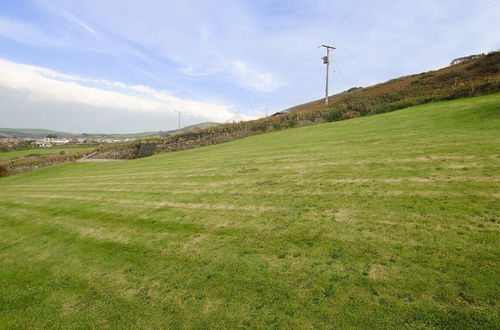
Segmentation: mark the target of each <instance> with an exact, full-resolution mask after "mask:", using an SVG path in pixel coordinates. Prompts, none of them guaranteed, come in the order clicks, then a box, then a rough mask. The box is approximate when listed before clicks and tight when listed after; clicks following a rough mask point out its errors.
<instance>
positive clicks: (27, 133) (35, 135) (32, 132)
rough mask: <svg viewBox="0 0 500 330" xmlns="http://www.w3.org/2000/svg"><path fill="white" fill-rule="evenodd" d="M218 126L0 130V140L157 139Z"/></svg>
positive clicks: (202, 124) (211, 123)
mask: <svg viewBox="0 0 500 330" xmlns="http://www.w3.org/2000/svg"><path fill="white" fill-rule="evenodd" d="M216 125H219V124H218V123H213V122H204V123H200V124H195V125H189V126H186V127H183V128H181V129H175V130H170V131H157V132H140V133H123V134H105V133H94V134H87V133H78V134H75V133H68V132H60V131H53V130H48V129H40V128H0V138H32V139H41V138H44V137H47V135H56V136H58V137H68V138H70V137H74V138H78V137H88V138H116V139H127V138H131V139H141V138H146V137H159V136H169V135H173V134H178V133H183V132H187V131H190V130H195V129H204V128H209V127H213V126H216Z"/></svg>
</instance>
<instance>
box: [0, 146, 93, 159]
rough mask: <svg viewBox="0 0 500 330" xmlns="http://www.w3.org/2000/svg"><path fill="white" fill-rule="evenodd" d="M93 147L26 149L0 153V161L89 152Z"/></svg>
mask: <svg viewBox="0 0 500 330" xmlns="http://www.w3.org/2000/svg"><path fill="white" fill-rule="evenodd" d="M94 149H95V147H55V148H36V149H26V150H13V151H6V152H0V160H4V159H17V158H24V157H27V156H34V155H40V156H42V155H52V154H55V155H57V154H60V153H61V151H64V152H65V153H70V152H81V151H91V150H94Z"/></svg>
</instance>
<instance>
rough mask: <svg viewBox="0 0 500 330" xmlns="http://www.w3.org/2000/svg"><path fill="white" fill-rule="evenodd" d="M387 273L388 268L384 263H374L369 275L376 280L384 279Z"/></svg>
mask: <svg viewBox="0 0 500 330" xmlns="http://www.w3.org/2000/svg"><path fill="white" fill-rule="evenodd" d="M387 275H388V272H387V268H386V267H385V266H383V265H372V266H371V268H370V271H369V272H368V277H369V278H370V279H371V280H374V281H378V280H383V279H384V278H386V277H387Z"/></svg>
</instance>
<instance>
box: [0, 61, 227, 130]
mask: <svg viewBox="0 0 500 330" xmlns="http://www.w3.org/2000/svg"><path fill="white" fill-rule="evenodd" d="M0 86H2V87H6V88H10V89H15V90H22V91H24V92H25V93H26V94H27V96H28V97H29V98H30V99H31V100H32V101H33V102H42V103H71V104H74V103H76V104H81V105H86V106H90V107H95V108H104V109H106V108H108V109H118V110H123V111H129V112H130V111H131V112H154V113H173V111H174V110H183V111H185V112H186V114H187V115H189V116H191V117H196V118H200V119H203V120H211V121H225V120H227V119H228V118H231V117H233V116H234V115H235V114H234V113H233V112H232V111H230V108H231V107H230V106H229V105H225V104H220V103H214V102H201V101H194V100H188V99H183V98H180V97H176V96H174V95H171V94H170V93H169V92H167V91H159V90H155V89H153V88H150V87H147V86H138V85H127V84H124V83H121V82H116V81H107V80H99V79H91V78H82V77H78V76H72V75H67V74H63V73H60V72H57V71H53V70H49V69H46V68H41V67H37V66H32V65H24V64H18V63H15V62H11V61H6V60H0Z"/></svg>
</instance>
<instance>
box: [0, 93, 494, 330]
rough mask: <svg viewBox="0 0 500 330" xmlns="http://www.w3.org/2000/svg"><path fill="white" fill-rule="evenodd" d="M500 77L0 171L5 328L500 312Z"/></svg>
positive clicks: (412, 319)
mask: <svg viewBox="0 0 500 330" xmlns="http://www.w3.org/2000/svg"><path fill="white" fill-rule="evenodd" d="M499 146H500V94H496V95H492V96H487V97H480V98H473V99H466V100H457V101H451V102H443V103H437V104H429V105H424V106H418V107H413V108H409V109H405V110H401V111H396V112H392V113H388V114H383V115H377V116H372V117H364V118H358V119H353V120H348V121H343V122H336V123H329V124H323V125H318V126H310V127H305V128H299V129H291V130H287V131H282V132H276V133H269V134H263V135H259V136H253V137H249V138H245V139H242V140H238V141H233V142H231V143H226V144H222V145H216V146H211V147H205V148H200V149H195V150H189V151H184V152H177V153H167V154H160V155H156V156H153V157H150V158H144V159H139V160H133V161H126V162H120V163H75V164H67V165H58V166H54V167H50V168H45V169H41V170H39V171H35V172H32V173H28V174H23V175H18V176H12V177H7V178H3V179H1V180H0V196H1V198H0V219H1V220H0V327H1V328H12V329H19V328H29V329H33V328H64V329H68V328H92V327H95V328H101V327H109V328H145V329H152V328H214V327H217V328H239V327H241V328H300V329H303V328H346V327H362V328H397V329H400V328H412V329H413V328H455V329H458V328H471V329H472V328H474V329H478V328H499V327H500V317H499V312H500V305H499V304H500V267H499V266H500V242H499V239H500V235H499V234H500V228H499V226H500V224H499V213H500V212H499V211H500V208H499V205H500V203H498V202H499V188H500V172H499V165H500V150H499Z"/></svg>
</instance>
